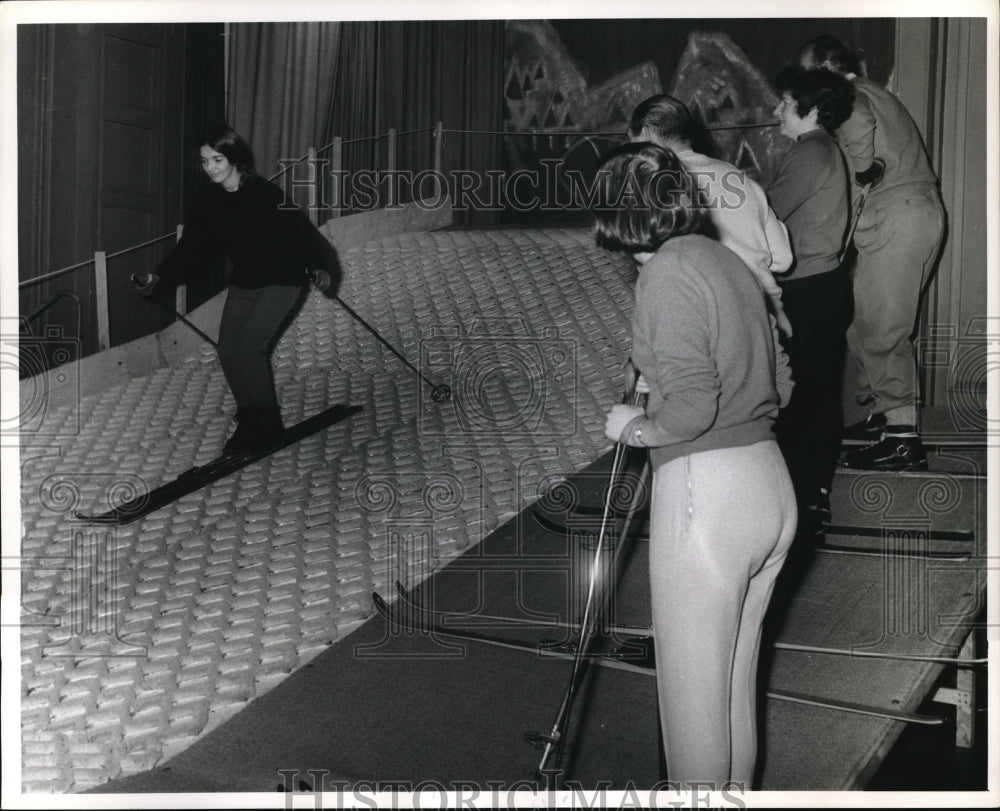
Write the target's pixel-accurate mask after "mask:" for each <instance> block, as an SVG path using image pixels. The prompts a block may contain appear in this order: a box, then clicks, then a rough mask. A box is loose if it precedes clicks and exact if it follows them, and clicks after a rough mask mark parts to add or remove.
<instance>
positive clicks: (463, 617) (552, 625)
mask: <svg viewBox="0 0 1000 811" xmlns="http://www.w3.org/2000/svg"><path fill="white" fill-rule="evenodd" d="M396 595H397V598H398V600H397V603H398V604H399V605H400V606H401V607H402V610H403V611H404V612H405V614H406V616H407V617H413V618H418V625H417V626H416V627H420V625H419V623H420V622H423V621H424V620H423V619H422V618H426V617H430V618H432V621H433V622H437V623H439V624H440V625H441V626H442V627H443V628H448V629H449V630H473V631H477V630H478V629H480V628H496V627H497V626H503V625H506V626H508V627H510V628H518V629H525V628H545V629H553V630H558V631H571V632H573V633H579V632H580V629H581V626H580V625H579V623H573V622H561V621H559V620H546V619H540V618H537V617H508V616H501V615H497V614H480V613H468V612H463V611H442V610H440V609H435V608H428V607H427V606H424V605H421V604H420V603H419V602H417V601H416V600H415V599H414V597H413V594H412V593H411V592H409V591H407V589H406V588H405V587H404V586H403V584H402V583H400V582H399V581H398V580H397V581H396ZM602 631H603V632H604V634H606V635H607V636H609V637H640V638H642V637H649V636H652V634H653V626H652V625H645V626H641V625H617V624H611V625H606V626H604V627H603V628H602ZM772 647H773V648H775V649H776V650H785V651H796V652H799V653H817V654H827V655H831V656H850V657H853V658H856V659H889V660H892V661H903V662H931V663H934V664H958V665H966V666H973V665H981V664H986V662H987V661H988V660H987V659H986V658H985V657H984V658H980V659H963V658H961V657H959V656H943V655H942V656H938V655H935V654H923V653H882V652H880V651H864V650H852V649H851V648H829V647H826V646H823V645H804V644H800V643H797V642H774V643H772Z"/></svg>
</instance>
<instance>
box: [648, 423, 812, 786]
mask: <svg viewBox="0 0 1000 811" xmlns="http://www.w3.org/2000/svg"><path fill="white" fill-rule="evenodd" d="M796 514H797V511H796V505H795V495H794V492H793V490H792V484H791V481H790V479H789V477H788V471H787V470H786V468H785V462H784V460H783V459H782V456H781V451H780V450H779V449H778V445H777V443H776V442H774V441H766V442H758V443H756V444H754V445H750V446H747V447H741V448H725V449H721V450H712V451H704V452H702V453H696V454H692V455H690V456H685V457H681V458H679V459H675V460H673V461H670V462H667V463H666V464H664V465H661V466H660V467H659V468H658V469H657V470H656V471H655V472H654V474H653V493H652V503H651V511H650V550H649V554H650V565H649V577H650V589H651V596H652V613H653V629H654V634H655V642H656V681H657V693H658V698H659V706H660V723H661V725H662V730H663V746H664V754H665V756H666V762H667V779H668V780H669V781H670V782H671V783H674V782H677V783H680V784H681V788H682V789H684V788H692V786H691V783H693V782H704V783H711V784H713V786H714V788H715V789H716V790H721V789H722V788H723V786H725V784H727V783H729V782H730V781H735V782H738V783H742V784H743V785H744V786H745V788H746V789H750V788H751V787H752V786H751V781H752V779H753V770H754V764H755V761H756V757H757V710H756V701H757V658H758V653H759V650H760V638H761V626H762V624H763V620H764V614H765V612H766V610H767V605H768V602H769V600H770V599H771V592H772V591H773V589H774V582H775V580H776V578H777V576H778V572H779V571H780V570H781V566H782V564H783V563H784V561H785V557H786V555H787V553H788V549H789V546H790V545H791V543H792V539H793V537H794V535H795V527H796Z"/></svg>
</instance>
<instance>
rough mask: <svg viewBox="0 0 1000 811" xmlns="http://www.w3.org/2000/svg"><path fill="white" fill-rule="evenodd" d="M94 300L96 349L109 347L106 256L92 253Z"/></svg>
mask: <svg viewBox="0 0 1000 811" xmlns="http://www.w3.org/2000/svg"><path fill="white" fill-rule="evenodd" d="M94 298H95V301H96V305H97V349H98V351H102V350H105V349H107V348H109V347H110V346H111V319H110V318H109V316H108V255H107V253H105V252H104V251H95V252H94Z"/></svg>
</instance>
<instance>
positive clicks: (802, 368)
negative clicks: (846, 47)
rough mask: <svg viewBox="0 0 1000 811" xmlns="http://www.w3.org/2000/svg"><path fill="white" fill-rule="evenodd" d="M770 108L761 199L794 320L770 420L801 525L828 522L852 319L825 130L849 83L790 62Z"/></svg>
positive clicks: (846, 110)
mask: <svg viewBox="0 0 1000 811" xmlns="http://www.w3.org/2000/svg"><path fill="white" fill-rule="evenodd" d="M776 84H777V89H778V92H779V93H781V101H780V103H779V104H778V106H777V108H776V109H775V111H774V114H775V116H776V117H777V118H778V120H779V121H780V125H781V134H782V135H783V136H784V137H786V138H788V139H789V140H790V141H792V146H791V148H790V149H789V150H788V152H787V153H785V155H784V156H783V158H782V160H781V163H780V164H779V166H778V169H777V172H776V174H775V177H774V180H773V182H772V183H771V185H770V186H769V188H768V197H769V198H770V201H771V206H772V207H773V208H774V211H775V212H776V213H777V215H778V216H779V217H780V218H781V219H782V221H783V222H784V223H785V226H786V227H787V229H788V235H789V238H790V239H791V243H792V251H793V253H794V255H795V259H794V262H793V265H792V269H791V272H790V273H789V274H788V275H786V276H785V277H783V278H782V280H781V282H780V284H781V288H782V295H781V297H782V301H783V302H784V306H785V313H786V314H787V315H788V318H789V320H790V321H791V323H792V335H791V337H787V336H785V337H783V339H782V342H783V344H784V347H785V349H786V351H787V352H788V357H789V361H790V363H791V367H792V377H793V379H794V381H795V390H794V392H793V394H792V399H791V401H790V402H789V403H788V405H787V406H786V407H785V408H783V409H782V410H781V414H780V416H779V418H778V422H777V425H776V431H777V435H778V444H779V445H780V446H781V450H782V452H783V453H784V455H785V461H786V462H787V464H788V470H789V473H790V474H791V477H792V482H793V484H794V485H795V492H796V497H797V499H798V502H799V510H800V517H799V529H800V532H806V533H814V532H817V531H819V529H820V526H821V524H822V522H823V521H829V520H830V518H831V516H830V491H831V489H832V487H833V476H834V472H835V470H836V466H837V460H838V458H839V456H840V444H841V432H842V430H843V414H842V410H841V402H840V401H841V382H842V378H843V364H844V350H845V337H844V333H845V331H846V329H847V325H848V324H849V323H850V318H851V298H850V297H851V290H850V281H849V279H848V277H847V274H846V271H845V269H844V268H843V267H842V266H841V252H842V248H843V245H844V241H845V239H846V237H847V234H846V232H847V228H848V219H849V206H850V203H849V196H848V190H849V180H848V175H847V164H846V162H845V160H844V156H843V154H842V153H841V151H840V148H839V147H838V146H837V142H836V140H835V139H834V138H833V136H832V134H831V133H832V132H834V131H835V130H836V129H837V127H838V126H840V125H841V124H842V123H843V122H844V121H845V120H846V119H847V117H848V116H849V115H850V114H851V107H852V105H853V101H854V90H853V88H852V87H851V84H850V82H848V81H847V80H846V79H844V78H843V77H841V76H838V75H837V74H835V73H831V72H830V71H809V70H806V69H805V68H802V67H798V66H796V67H790V68H787V69H785V70H784V71H782V72H781V73H780V74H779V75H778V79H777V82H776Z"/></svg>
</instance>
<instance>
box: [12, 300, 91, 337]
mask: <svg viewBox="0 0 1000 811" xmlns="http://www.w3.org/2000/svg"><path fill="white" fill-rule="evenodd" d="M62 298H71V299H73V301H75V302H76V304H77V315H76V318H77V324H76V329H77V332H76V334H77V335H79V334H80V310H79V307H80V297H79V296H78V295H77V294H76V293H74V292H73V291H72V290H60V291H59V292H58V293H56V294H55V295H54V296H52V298H50V299H49V300H48V301H46V302H45V303H44V304H43V305H42V306H41V307H39V308H37V309H36V310H34V311H33V312H31V313H29V314H28V315H26V316H24V318H23V319H22V320H23V321H24V322H25V323H26V324H30V323H31V322H32V321H34V320H35V319H36V318H38V316H40V315H41V314H42V313H44V312H45V311H46V310H47V309H49V307H51V306H52V305H53V304H55V303H56V302H57V301H59V300H60V299H62Z"/></svg>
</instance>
